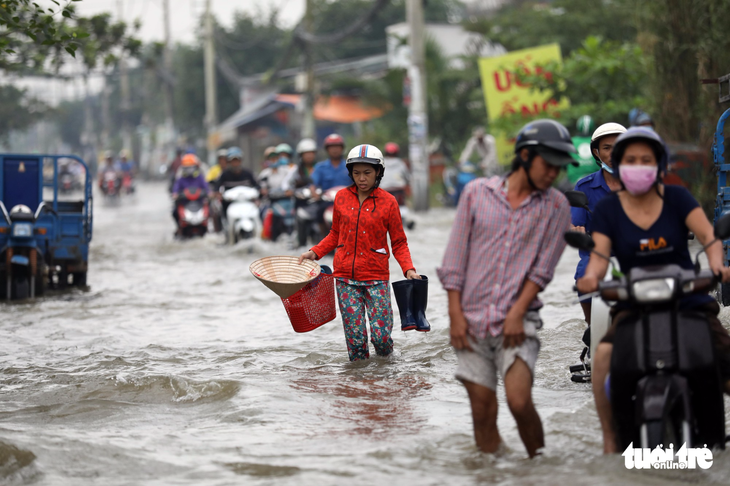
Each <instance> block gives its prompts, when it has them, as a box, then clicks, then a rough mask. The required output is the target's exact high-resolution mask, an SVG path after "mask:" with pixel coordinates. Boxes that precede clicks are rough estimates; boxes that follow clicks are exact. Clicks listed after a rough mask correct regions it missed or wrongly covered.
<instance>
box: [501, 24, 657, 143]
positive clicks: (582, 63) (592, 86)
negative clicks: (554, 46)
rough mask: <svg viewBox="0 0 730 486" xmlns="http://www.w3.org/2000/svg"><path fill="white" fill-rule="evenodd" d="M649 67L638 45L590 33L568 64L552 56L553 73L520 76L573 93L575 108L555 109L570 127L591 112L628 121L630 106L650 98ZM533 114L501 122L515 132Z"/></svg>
mask: <svg viewBox="0 0 730 486" xmlns="http://www.w3.org/2000/svg"><path fill="white" fill-rule="evenodd" d="M648 69H649V61H648V59H647V57H646V56H645V55H644V53H643V52H642V50H641V48H640V47H639V46H638V45H636V44H631V43H619V42H616V41H606V40H602V39H600V38H598V37H594V36H590V37H588V38H587V39H585V41H584V42H583V44H582V46H581V47H580V48H578V49H576V50H575V51H573V52H572V53H571V54H570V55H569V56H568V57H567V58H566V59H565V60H564V61H563V63H562V65H559V64H558V63H557V62H551V63H548V64H546V65H545V66H543V70H544V71H546V72H549V73H552V75H551V76H542V75H527V76H526V75H524V74H521V73H518V77H519V78H520V79H521V80H522V82H524V83H526V84H529V85H531V86H532V87H533V89H536V90H538V91H541V92H546V93H548V94H549V95H550V97H552V98H554V99H556V100H562V99H563V98H567V99H569V100H570V102H571V106H570V108H567V109H561V110H560V111H559V112H558V113H553V116H554V117H555V118H557V119H558V120H559V121H561V122H562V123H563V124H565V125H566V126H568V127H572V126H573V125H574V124H575V121H576V120H577V119H578V118H580V117H581V116H582V115H590V116H591V117H592V118H593V119H594V121H595V122H596V124H602V123H606V122H617V123H621V124H624V125H625V124H626V120H627V119H628V113H629V111H630V110H631V109H632V108H635V107H637V106H645V105H646V103H647V100H646V98H644V96H642V94H643V93H644V92H645V91H646V88H647V86H646V77H647V74H648ZM544 116H545V115H544V114H543V115H540V116H539V117H544ZM533 118H534V117H533ZM530 119H532V118H529V117H523V116H522V115H521V114H516V115H512V116H509V117H503V118H502V119H500V120H499V121H498V122H497V123H496V124H495V126H496V127H497V128H499V129H500V130H502V131H504V132H505V133H509V134H515V133H516V132H517V131H518V130H519V129H520V127H522V126H523V125H524V124H525V123H526V122H527V121H529V120H530Z"/></svg>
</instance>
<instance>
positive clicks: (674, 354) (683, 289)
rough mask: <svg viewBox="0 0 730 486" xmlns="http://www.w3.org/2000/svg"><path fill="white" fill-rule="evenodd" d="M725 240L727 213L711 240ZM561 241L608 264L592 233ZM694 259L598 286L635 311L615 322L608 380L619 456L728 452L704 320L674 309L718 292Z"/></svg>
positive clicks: (717, 376)
mask: <svg viewBox="0 0 730 486" xmlns="http://www.w3.org/2000/svg"><path fill="white" fill-rule="evenodd" d="M728 238H730V214H728V215H725V216H723V217H721V218H720V219H719V220H718V221H717V223H716V224H715V239H716V240H718V239H719V240H725V239H728ZM565 240H566V242H567V243H568V244H569V245H570V246H571V247H573V248H578V249H581V250H585V251H590V252H592V253H593V254H595V255H598V256H600V257H601V258H605V259H606V260H609V258H608V257H607V256H605V255H600V254H598V253H597V252H595V251H594V250H593V248H594V242H593V239H592V238H591V237H590V235H587V234H585V233H579V232H571V231H569V232H567V233H565ZM712 243H714V241H713V242H711V243H709V244H708V245H706V246H705V247H704V248H703V249H702V250H701V251H700V253H702V252H704V251H705V249H706V248H707V247H708V246H709V245H710V244H712ZM698 257H699V253H698V254H697V258H696V259H695V268H694V269H692V270H687V269H683V268H681V267H679V266H678V265H675V264H672V265H660V266H653V267H642V268H638V267H637V268H633V269H631V271H630V272H629V273H628V275H625V276H620V277H619V276H618V275H617V276H616V277H615V278H614V279H612V280H610V281H604V282H601V283H599V286H598V294H599V295H600V297H601V298H602V299H603V300H604V301H606V302H607V303H609V302H625V303H628V304H630V307H631V308H632V309H635V310H636V311H637V312H636V313H635V314H631V315H629V316H628V317H626V318H624V319H622V320H621V321H619V322H618V324H617V327H616V333H615V336H614V340H613V353H612V355H611V365H610V375H609V377H608V378H607V380H606V387H607V392H608V395H609V400H610V402H611V408H612V411H613V420H614V423H615V424H616V432H617V434H616V435H617V445H618V447H619V450H623V449H625V448H627V447H629V445H630V444H631V443H634V444H639V447H641V448H649V449H650V450H653V449H654V448H655V447H657V446H659V445H664V446H667V445H668V444H675V445H677V446H678V445H679V444H683V443H684V444H685V445H686V446H687V447H688V448H691V447H696V446H702V445H706V447H709V448H713V447H720V448H724V447H725V440H726V439H725V409H724V402H723V388H722V385H723V384H722V381H721V378H720V373H719V368H718V364H717V361H716V359H715V356H714V346H713V341H712V334H711V330H710V326H709V323H708V322H707V320H706V319H705V318H704V317H703V315H702V314H699V313H696V312H693V311H691V310H680V309H679V302H680V300H681V298H682V297H684V296H687V295H690V294H693V293H706V292H709V291H710V290H712V289H713V288H715V287H716V286H717V283H718V279H717V277H716V276H715V275H713V274H712V272H710V271H709V270H700V264H699V259H698ZM609 261H610V260H609Z"/></svg>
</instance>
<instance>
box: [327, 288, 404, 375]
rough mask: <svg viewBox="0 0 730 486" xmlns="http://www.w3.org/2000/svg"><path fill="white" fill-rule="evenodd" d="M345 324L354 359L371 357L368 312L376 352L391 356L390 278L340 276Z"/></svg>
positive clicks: (341, 305)
mask: <svg viewBox="0 0 730 486" xmlns="http://www.w3.org/2000/svg"><path fill="white" fill-rule="evenodd" d="M336 282H337V297H338V300H339V301H340V313H341V314H342V324H343V326H344V328H345V341H346V342H347V352H348V354H349V355H350V361H357V360H361V359H368V358H369V357H370V350H369V348H368V331H367V327H366V324H365V313H366V312H367V317H368V320H369V321H370V341H372V343H373V346H375V353H376V354H378V355H379V356H388V355H389V354H390V353H392V352H393V339H392V338H391V337H390V333H391V331H392V330H393V308H392V306H391V303H390V285H389V282H388V281H387V280H369V281H357V280H347V279H340V278H338V279H336Z"/></svg>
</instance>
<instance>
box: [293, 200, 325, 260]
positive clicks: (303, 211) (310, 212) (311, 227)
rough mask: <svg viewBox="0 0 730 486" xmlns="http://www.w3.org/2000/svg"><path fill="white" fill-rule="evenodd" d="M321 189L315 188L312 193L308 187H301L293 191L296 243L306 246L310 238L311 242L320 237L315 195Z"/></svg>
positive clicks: (317, 206)
mask: <svg viewBox="0 0 730 486" xmlns="http://www.w3.org/2000/svg"><path fill="white" fill-rule="evenodd" d="M321 194H322V191H321V190H320V189H317V190H316V191H315V192H314V193H313V192H312V190H311V189H310V188H309V187H301V188H299V189H297V190H295V191H294V198H295V199H296V206H297V208H296V213H295V226H296V230H297V243H298V244H299V246H307V241H308V240H310V239H311V241H312V242H313V243H317V242H319V240H321V239H322V235H320V231H319V225H318V224H317V210H318V209H319V205H318V200H317V199H316V198H315V197H314V196H315V195H321Z"/></svg>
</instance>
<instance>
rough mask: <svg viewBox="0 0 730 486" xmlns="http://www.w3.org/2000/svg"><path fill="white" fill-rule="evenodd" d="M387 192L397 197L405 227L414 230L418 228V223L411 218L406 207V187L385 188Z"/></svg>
mask: <svg viewBox="0 0 730 486" xmlns="http://www.w3.org/2000/svg"><path fill="white" fill-rule="evenodd" d="M384 190H385V191H386V192H389V193H390V194H392V195H393V197H395V200H396V201H398V207H399V208H400V219H401V220H402V221H403V226H405V227H406V228H408V229H409V230H412V229H413V228H415V227H416V222H415V221H414V220H413V219H412V218H411V212H410V210H409V209H408V206H407V205H406V188H405V187H388V188H384Z"/></svg>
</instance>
